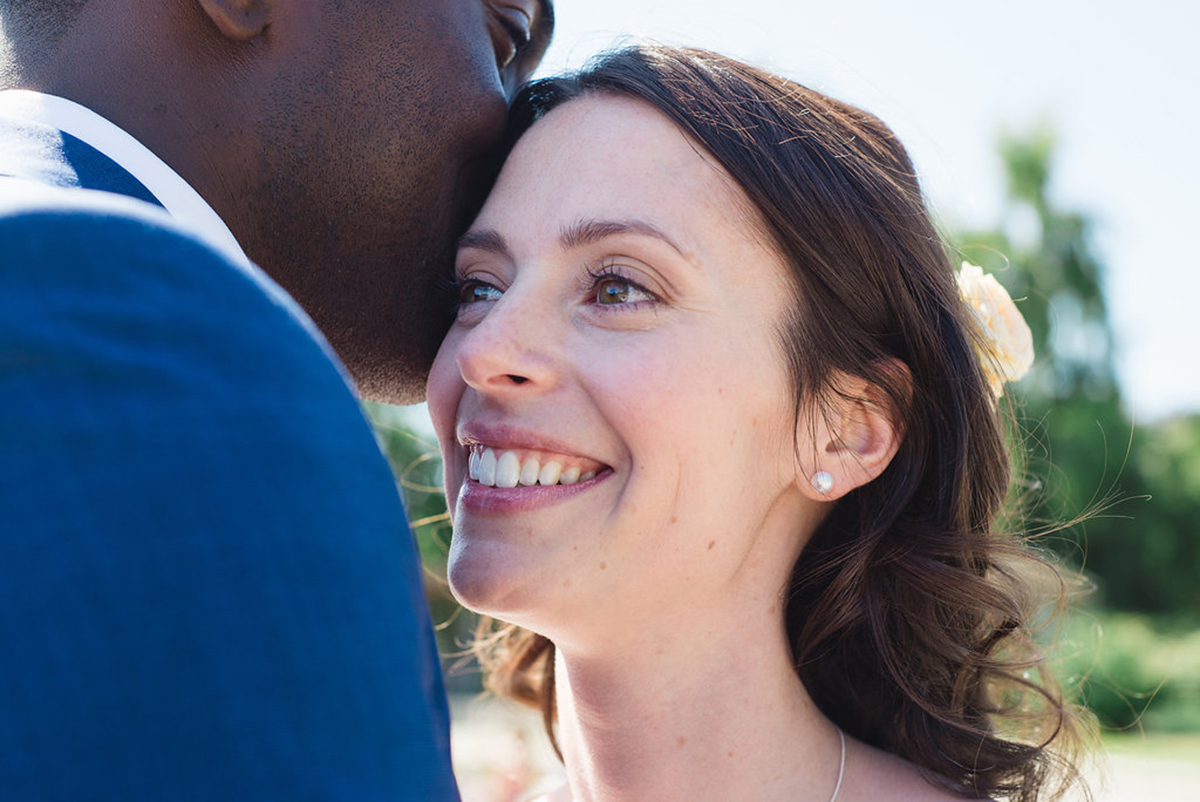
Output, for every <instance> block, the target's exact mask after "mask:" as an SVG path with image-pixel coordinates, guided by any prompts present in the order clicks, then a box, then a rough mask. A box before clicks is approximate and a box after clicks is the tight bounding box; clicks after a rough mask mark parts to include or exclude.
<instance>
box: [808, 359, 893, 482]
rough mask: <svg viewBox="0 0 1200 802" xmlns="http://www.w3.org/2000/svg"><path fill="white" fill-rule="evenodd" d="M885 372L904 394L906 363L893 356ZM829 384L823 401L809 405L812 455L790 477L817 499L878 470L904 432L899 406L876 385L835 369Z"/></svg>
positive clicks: (888, 461)
mask: <svg viewBox="0 0 1200 802" xmlns="http://www.w3.org/2000/svg"><path fill="white" fill-rule="evenodd" d="M886 371H887V372H888V373H889V374H890V380H891V381H892V382H894V383H896V384H898V386H899V387H900V388H901V389H902V390H903V391H905V392H904V394H905V395H907V391H908V390H909V388H911V386H912V380H911V376H910V374H909V372H908V367H907V366H906V365H904V363H902V362H899V361H895V360H893V361H891V363H890V364H889V365H887V366H886ZM832 389H833V391H832V392H831V393H830V394H829V399H828V402H827V403H826V404H825V405H823V406H819V407H818V408H815V409H813V410H811V415H812V416H813V419H812V420H811V421H809V426H810V429H811V431H812V434H813V437H814V439H813V442H812V451H811V454H812V456H811V458H810V459H809V460H804V461H802V462H807V463H808V464H804V465H802V466H801V468H800V471H801V473H802V474H803V475H800V476H797V477H796V481H797V483H798V484H799V485H800V488H801V490H802V491H803V492H804V493H805V494H806V495H808V496H809V497H810V498H813V499H816V500H819V501H832V500H834V499H837V498H841V497H842V496H844V495H846V494H847V493H849V492H850V491H851V490H854V489H855V488H857V487H861V486H862V485H865V484H866V483H867V482H870V481H871V480H872V479H874V478H875V477H877V476H879V474H881V473H883V471H884V469H885V468H887V466H888V465H889V464H891V461H892V458H893V457H895V456H896V452H897V451H898V450H899V448H900V443H901V441H902V440H903V437H904V433H903V430H902V426H901V424H900V410H898V409H896V407H895V404H894V402H893V401H892V397H891V396H890V395H888V394H887V393H886V392H884V390H883V389H882V388H880V387H878V386H876V385H873V384H871V383H869V382H868V381H867V380H866V379H863V378H859V377H855V376H849V375H845V374H840V375H838V376H837V377H836V379H835V381H834V382H833V388H832ZM801 425H803V424H801Z"/></svg>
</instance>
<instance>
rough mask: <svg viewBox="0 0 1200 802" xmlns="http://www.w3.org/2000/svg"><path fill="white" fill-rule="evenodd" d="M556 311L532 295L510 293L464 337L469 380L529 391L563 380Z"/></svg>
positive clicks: (503, 390) (462, 362) (461, 353)
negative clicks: (557, 355) (541, 305)
mask: <svg viewBox="0 0 1200 802" xmlns="http://www.w3.org/2000/svg"><path fill="white" fill-rule="evenodd" d="M549 318H550V315H548V314H546V313H545V312H544V311H541V312H539V311H538V306H537V305H536V303H534V302H532V299H522V298H519V297H517V296H516V295H505V296H504V297H502V298H501V299H500V300H498V301H496V302H495V303H494V305H493V307H492V308H491V309H490V310H488V312H487V314H486V316H485V317H484V318H483V319H482V320H481V321H480V322H479V323H477V324H476V325H475V326H474V327H473V328H471V329H470V330H469V331H468V332H467V333H466V334H465V335H464V336H463V338H462V340H460V341H459V347H458V353H457V361H458V369H459V371H460V372H461V373H462V377H463V380H464V381H465V382H466V383H467V384H468V385H469V386H471V387H473V388H475V389H476V390H479V391H480V392H484V393H489V394H493V395H495V394H509V395H512V394H515V395H525V394H529V393H534V392H541V391H545V390H547V389H549V388H550V387H552V386H553V385H554V384H555V382H556V381H557V376H558V370H559V366H558V364H557V360H556V358H555V356H554V350H555V349H554V348H553V343H554V342H555V337H554V335H553V334H552V325H551V321H550V320H549Z"/></svg>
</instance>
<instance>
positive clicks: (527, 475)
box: [517, 457, 542, 487]
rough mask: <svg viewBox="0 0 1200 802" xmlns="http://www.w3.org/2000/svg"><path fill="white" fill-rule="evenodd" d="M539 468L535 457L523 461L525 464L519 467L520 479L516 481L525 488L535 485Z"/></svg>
mask: <svg viewBox="0 0 1200 802" xmlns="http://www.w3.org/2000/svg"><path fill="white" fill-rule="evenodd" d="M541 468H542V466H541V465H540V464H539V463H538V461H537V457H530V458H529V459H527V460H525V464H523V465H522V466H521V478H520V479H518V480H517V481H519V482H520V483H521V484H523V485H525V486H526V487H529V486H530V485H536V484H537V480H538V472H539V471H540V470H541Z"/></svg>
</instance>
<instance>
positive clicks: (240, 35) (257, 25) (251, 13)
mask: <svg viewBox="0 0 1200 802" xmlns="http://www.w3.org/2000/svg"><path fill="white" fill-rule="evenodd" d="M199 2H200V8H202V9H204V13H205V15H206V16H207V17H208V18H209V19H210V20H212V21H213V24H214V25H216V26H217V29H218V30H220V31H221V33H222V34H223V35H224V36H225V37H226V38H229V39H233V40H234V41H237V42H248V41H250V40H251V39H253V38H255V37H256V36H258V35H259V34H261V33H262V32H263V31H265V30H266V29H267V25H268V24H270V22H271V5H272V4H271V3H270V2H269V0H199Z"/></svg>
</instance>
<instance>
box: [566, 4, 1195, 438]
mask: <svg viewBox="0 0 1200 802" xmlns="http://www.w3.org/2000/svg"><path fill="white" fill-rule="evenodd" d="M556 8H557V14H558V26H557V33H556V37H555V42H554V44H553V45H552V46H551V49H550V52H549V53H548V54H547V58H546V61H545V63H544V65H543V70H542V72H544V73H545V72H556V71H559V70H562V69H564V68H567V67H574V66H579V65H580V64H581V63H582V62H583V61H584V60H585V59H586V58H587V57H588V56H590V55H591V54H593V53H595V52H596V51H597V50H600V49H603V48H605V47H608V46H611V45H612V44H614V43H616V42H618V41H619V40H620V38H621V37H622V36H625V37H627V36H630V35H632V36H636V37H646V38H652V39H656V40H658V41H665V42H672V43H684V44H694V45H699V46H703V47H709V48H711V49H714V50H719V51H721V52H724V53H728V54H729V55H733V56H737V57H740V58H744V59H747V60H749V61H752V62H754V63H756V64H760V65H762V66H765V67H768V68H771V69H774V70H775V71H777V72H780V73H783V74H785V75H788V76H789V77H791V78H794V79H796V80H798V81H800V82H801V83H804V84H807V85H809V86H812V87H814V88H817V89H820V90H822V91H824V92H827V93H828V94H831V95H834V96H836V97H839V98H842V99H844V100H848V101H851V102H854V103H857V104H858V105H861V106H863V107H865V108H867V109H869V110H870V111H872V112H874V113H875V114H877V115H879V116H880V117H882V118H883V119H884V120H885V121H886V122H887V123H888V124H889V125H891V126H892V128H893V129H894V130H895V131H896V132H897V134H898V135H899V136H900V138H901V140H902V141H903V142H904V143H905V145H906V146H907V147H908V149H909V151H910V152H911V154H912V156H913V159H914V162H915V163H916V165H917V169H918V171H920V173H921V176H922V180H923V182H924V184H925V189H926V192H927V194H928V195H929V197H930V200H931V203H932V205H933V208H934V213H935V215H936V216H937V217H938V218H939V219H940V220H941V221H942V222H943V223H944V224H945V225H947V226H948V227H955V226H957V225H968V226H988V225H993V224H995V223H997V222H999V200H1000V198H1001V197H1002V194H1003V175H1002V172H1001V166H1000V164H999V161H998V159H997V158H996V156H995V140H996V135H997V133H998V132H999V131H1000V130H1002V129H1008V130H1013V131H1022V130H1026V129H1028V128H1030V127H1032V126H1033V125H1035V124H1037V123H1038V122H1039V121H1041V120H1046V121H1048V122H1050V123H1051V124H1052V125H1053V126H1054V128H1055V130H1057V132H1058V135H1059V141H1060V148H1059V153H1058V159H1057V162H1056V164H1055V171H1054V176H1055V182H1054V187H1053V193H1054V197H1055V199H1056V200H1057V201H1058V202H1059V203H1060V204H1061V205H1065V206H1069V207H1071V208H1074V209H1079V210H1081V211H1084V212H1086V213H1088V214H1089V215H1091V216H1092V217H1093V218H1094V219H1095V221H1096V223H1097V226H1096V230H1095V244H1096V246H1097V249H1098V250H1099V252H1100V254H1101V256H1102V258H1103V260H1104V262H1105V264H1106V265H1107V267H1108V273H1107V275H1106V276H1105V286H1106V289H1107V294H1108V299H1109V304H1110V309H1111V314H1112V318H1113V322H1114V325H1115V329H1116V334H1117V348H1118V356H1117V358H1118V362H1117V364H1118V372H1119V375H1120V378H1121V383H1122V388H1123V390H1124V392H1125V395H1126V398H1127V399H1128V400H1129V402H1130V404H1131V407H1132V411H1133V414H1134V415H1135V417H1136V419H1137V420H1140V421H1149V420H1153V419H1157V418H1161V417H1165V416H1168V415H1171V414H1175V413H1178V412H1192V411H1200V357H1198V356H1197V355H1196V354H1195V353H1194V349H1192V348H1189V347H1187V346H1189V345H1190V344H1192V343H1194V342H1196V341H1197V340H1198V339H1200V338H1198V337H1197V336H1196V335H1195V334H1194V333H1193V332H1194V331H1195V329H1196V328H1197V327H1198V326H1200V269H1198V268H1200V248H1198V247H1196V246H1195V245H1193V244H1192V242H1191V237H1192V235H1193V232H1194V231H1195V230H1196V229H1197V228H1198V227H1200V200H1197V193H1198V192H1200V147H1198V146H1197V142H1198V141H1200V55H1198V52H1200V48H1198V47H1197V46H1196V44H1195V36H1196V34H1197V32H1200V3H1197V2H1192V0H1143V2H1142V3H1140V4H1139V6H1138V7H1136V8H1135V6H1134V5H1133V4H1131V3H1128V2H1125V3H1117V2H1114V1H1113V0H1090V1H1089V2H1080V1H1078V0H1040V2H1038V1H1037V0H1008V2H1005V3H983V2H978V0H975V1H973V0H906V2H895V0H886V1H885V0H858V2H855V3H835V2H828V0H826V1H825V2H805V0H740V2H736V3H730V2H715V0H556Z"/></svg>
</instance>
